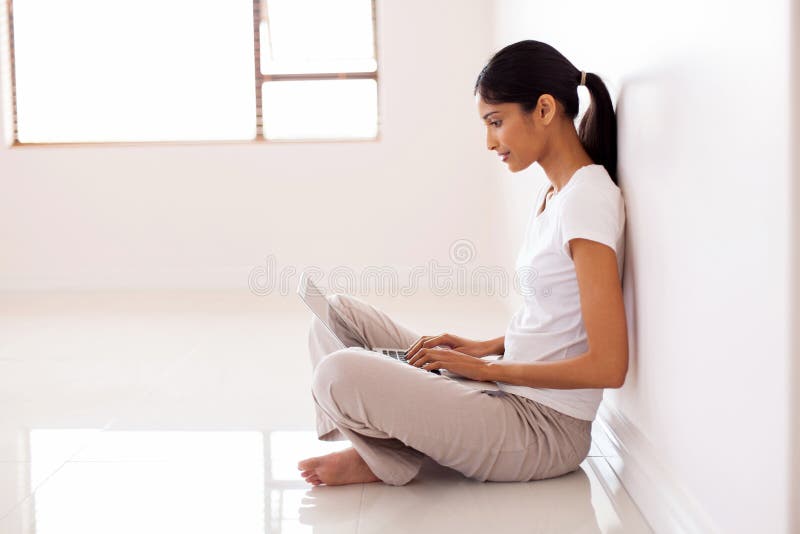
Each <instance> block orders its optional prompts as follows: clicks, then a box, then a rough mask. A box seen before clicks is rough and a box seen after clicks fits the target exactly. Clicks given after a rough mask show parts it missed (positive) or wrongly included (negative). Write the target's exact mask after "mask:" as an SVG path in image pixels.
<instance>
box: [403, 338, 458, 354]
mask: <svg viewBox="0 0 800 534" xmlns="http://www.w3.org/2000/svg"><path fill="white" fill-rule="evenodd" d="M438 345H447V346H448V347H450V346H451V343H450V334H440V335H438V336H423V337H421V338H419V339H418V340H417V341H416V342H415V343H414V344H413V345H412V346H411V348H410V349H409V350H407V351H406V360H408V359H409V358H411V357H412V356H414V355H415V354H416V353H417V351H419V350H420V349H423V348H432V347H436V346H438Z"/></svg>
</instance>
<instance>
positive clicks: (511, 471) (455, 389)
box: [309, 294, 592, 486]
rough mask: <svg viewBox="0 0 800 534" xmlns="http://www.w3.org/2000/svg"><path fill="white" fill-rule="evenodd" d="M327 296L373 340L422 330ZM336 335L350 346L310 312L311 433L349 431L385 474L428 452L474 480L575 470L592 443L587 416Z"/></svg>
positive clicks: (383, 343) (331, 437)
mask: <svg viewBox="0 0 800 534" xmlns="http://www.w3.org/2000/svg"><path fill="white" fill-rule="evenodd" d="M329 301H330V302H331V304H332V305H333V306H335V307H336V309H337V311H338V312H339V313H340V314H343V315H346V316H347V318H348V319H349V320H350V322H351V323H352V324H353V325H355V327H357V328H358V329H359V333H360V335H361V336H362V337H363V338H364V339H366V340H367V342H368V343H369V344H370V346H371V347H399V348H408V347H409V346H411V344H412V343H413V342H414V341H416V340H417V339H419V337H420V335H419V334H417V333H416V332H413V331H411V330H410V329H408V328H407V327H405V326H403V325H402V324H400V323H398V322H397V321H394V320H392V319H391V318H390V317H389V316H387V315H386V314H385V313H384V312H382V311H380V310H379V309H377V308H376V307H374V306H372V305H370V304H368V303H366V302H364V301H362V300H360V299H358V298H356V297H351V296H346V295H340V294H336V295H332V296H330V297H329ZM337 331H339V330H337ZM343 341H344V342H345V345H347V346H348V347H351V346H352V348H347V349H340V347H339V345H337V343H336V341H335V338H334V337H333V335H332V334H331V333H330V332H329V331H328V330H327V329H326V328H325V326H324V325H323V324H322V322H321V321H320V320H319V319H317V318H316V316H315V317H314V319H313V321H312V324H311V329H310V332H309V351H310V353H311V362H312V366H313V368H314V372H313V380H312V395H313V398H314V402H315V409H316V417H317V436H318V437H319V439H321V440H324V441H338V440H349V441H350V442H351V443H352V445H353V447H354V448H355V449H356V451H357V452H358V453H359V455H360V456H361V457H362V458H363V459H364V461H366V463H367V465H368V466H369V467H370V469H371V470H372V472H373V473H375V475H376V476H377V477H379V478H380V479H381V480H382V481H384V482H385V483H387V484H391V485H395V486H400V485H404V484H407V483H408V482H410V481H411V480H412V479H413V478H414V477H415V476H416V475H417V473H418V472H419V469H420V467H421V464H422V461H423V458H424V457H425V456H428V457H430V458H432V459H433V460H434V461H435V462H437V463H439V464H441V465H444V466H447V467H450V468H452V469H455V470H457V471H459V472H461V473H463V474H464V475H465V476H467V477H470V478H474V479H477V480H480V481H487V480H489V481H528V480H538V479H544V478H551V477H557V476H560V475H563V474H566V473H569V472H571V471H574V470H575V469H577V468H578V466H579V464H580V463H581V462H582V461H583V460H584V459H585V458H586V456H587V454H588V453H589V447H590V444H591V426H592V422H591V421H585V420H582V419H576V418H574V417H570V416H568V415H566V414H563V413H561V412H558V411H556V410H554V409H552V408H550V407H548V406H545V405H543V404H539V403H537V402H535V401H533V400H531V399H527V398H525V397H521V396H518V395H514V394H512V393H505V392H503V391H499V390H498V389H497V385H496V384H495V383H494V382H476V381H472V380H467V379H464V378H451V377H447V376H444V375H441V376H440V375H436V374H434V373H431V372H429V371H426V370H424V369H420V368H417V367H414V366H412V365H409V364H407V363H404V362H401V361H397V360H394V359H392V358H390V357H388V356H384V355H382V354H379V353H377V352H372V351H368V350H365V349H363V348H360V347H359V346H358V342H357V341H355V339H343ZM484 386H485V387H484Z"/></svg>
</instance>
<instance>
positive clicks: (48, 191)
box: [0, 0, 498, 291]
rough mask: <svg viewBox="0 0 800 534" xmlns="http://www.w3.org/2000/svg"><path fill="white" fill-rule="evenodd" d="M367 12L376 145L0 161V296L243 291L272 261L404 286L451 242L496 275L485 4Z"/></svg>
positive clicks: (443, 259) (82, 153) (158, 149)
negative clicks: (388, 278)
mask: <svg viewBox="0 0 800 534" xmlns="http://www.w3.org/2000/svg"><path fill="white" fill-rule="evenodd" d="M377 9H378V48H379V62H380V66H379V76H380V114H381V118H382V140H380V141H379V142H345V143H289V144H268V145H265V144H248V143H242V144H233V145H221V144H196V145H186V146H174V145H173V146H123V147H113V146H106V147H91V146H84V147H74V146H73V147H68V148H52V147H51V148H31V147H19V148H12V149H7V148H0V251H2V253H0V254H2V261H0V289H6V290H17V289H94V288H98V289H99V288H142V287H150V288H160V287H170V288H175V287H181V288H182V287H186V288H191V287H203V288H217V287H219V288H243V287H247V283H248V274H249V273H250V271H251V270H252V269H253V268H254V267H256V266H259V265H260V266H263V265H265V264H266V261H267V260H266V258H267V256H268V255H270V254H272V255H274V258H275V260H276V262H277V263H276V267H277V268H278V269H282V268H285V267H288V266H295V267H296V268H297V270H298V271H299V270H301V269H302V268H303V267H304V266H306V265H317V266H321V267H322V268H323V269H324V270H325V271H326V273H327V272H329V271H328V270H329V269H330V268H331V267H333V266H336V265H341V266H345V267H351V268H353V269H354V270H355V272H356V273H359V272H360V271H361V269H362V268H363V267H365V266H370V265H372V266H387V265H388V266H392V267H394V268H396V269H397V270H398V271H400V272H401V273H402V272H405V271H407V270H408V268H410V267H411V266H424V265H426V264H427V262H428V261H430V260H436V261H437V262H439V263H440V264H444V263H447V262H448V261H449V247H450V245H451V243H453V242H454V241H455V240H457V239H468V240H470V241H471V242H472V243H474V247H475V248H474V250H475V252H476V254H477V257H476V260H475V261H476V262H481V263H489V264H492V263H495V262H494V255H495V248H494V242H493V237H492V236H493V234H494V233H496V232H497V230H498V227H497V225H496V224H495V220H496V217H495V215H496V203H497V188H496V187H495V184H494V182H493V179H492V178H493V177H492V176H491V173H490V172H489V168H490V167H489V165H490V162H491V158H490V155H489V153H488V152H487V151H486V150H485V149H484V142H483V131H482V125H481V122H480V120H479V118H478V116H477V111H476V109H475V105H474V100H473V96H472V87H473V84H474V81H475V78H476V77H477V74H478V72H479V71H480V68H481V67H482V66H483V64H484V63H485V61H486V60H487V59H488V53H489V34H490V24H489V23H488V20H489V14H490V4H489V3H488V2H485V1H476V2H468V3H461V2H454V1H448V0H437V1H429V0H426V1H422V0H412V1H407V2H383V1H379V2H378V5H377ZM295 278H296V277H295ZM400 280H401V282H402V281H403V280H407V278H406V279H404V278H400ZM291 288H292V291H293V288H294V286H293V285H292V286H291Z"/></svg>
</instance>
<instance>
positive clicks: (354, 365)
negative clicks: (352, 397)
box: [311, 348, 368, 394]
mask: <svg viewBox="0 0 800 534" xmlns="http://www.w3.org/2000/svg"><path fill="white" fill-rule="evenodd" d="M365 357H368V356H367V355H366V354H365V352H364V351H363V350H362V349H353V348H347V349H341V350H337V351H335V352H332V353H330V354H328V355H327V356H325V358H323V359H322V361H321V362H319V364H317V366H316V368H315V369H314V374H313V376H312V378H311V389H312V391H314V393H315V394H322V393H324V392H326V391H329V390H330V389H331V387H333V386H334V385H337V386H341V385H345V384H346V383H347V382H349V381H350V380H352V379H353V378H354V377H355V376H356V375H357V374H358V372H359V369H361V368H363V366H364V358H365Z"/></svg>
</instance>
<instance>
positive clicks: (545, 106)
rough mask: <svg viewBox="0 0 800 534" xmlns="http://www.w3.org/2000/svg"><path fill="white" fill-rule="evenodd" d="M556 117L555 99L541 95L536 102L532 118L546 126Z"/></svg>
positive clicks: (547, 95)
mask: <svg viewBox="0 0 800 534" xmlns="http://www.w3.org/2000/svg"><path fill="white" fill-rule="evenodd" d="M555 116H556V99H555V98H553V96H552V95H549V94H543V95H542V96H540V97H539V100H538V101H537V102H536V109H535V110H534V118H535V119H536V120H537V122H541V123H542V124H543V125H545V126H547V125H548V124H550V123H551V122H552V121H553V118H554V117H555Z"/></svg>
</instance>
